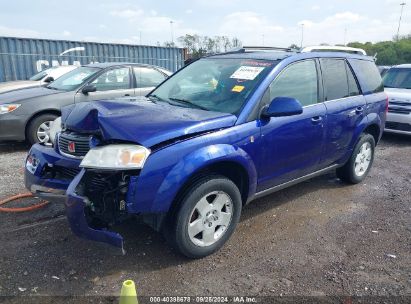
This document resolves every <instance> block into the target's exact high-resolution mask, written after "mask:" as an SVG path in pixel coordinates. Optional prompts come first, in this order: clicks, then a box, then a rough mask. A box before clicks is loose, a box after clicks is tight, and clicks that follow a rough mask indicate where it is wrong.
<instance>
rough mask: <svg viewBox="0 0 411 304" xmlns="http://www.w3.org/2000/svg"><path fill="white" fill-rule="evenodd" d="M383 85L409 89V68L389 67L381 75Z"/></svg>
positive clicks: (410, 78)
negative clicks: (382, 75)
mask: <svg viewBox="0 0 411 304" xmlns="http://www.w3.org/2000/svg"><path fill="white" fill-rule="evenodd" d="M383 82H384V87H386V88H398V89H411V69H408V68H407V69H404V68H401V69H396V68H391V69H389V70H388V72H386V73H385V75H384V77H383Z"/></svg>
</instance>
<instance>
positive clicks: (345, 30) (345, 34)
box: [344, 28, 347, 46]
mask: <svg viewBox="0 0 411 304" xmlns="http://www.w3.org/2000/svg"><path fill="white" fill-rule="evenodd" d="M344 46H347V28H345V29H344Z"/></svg>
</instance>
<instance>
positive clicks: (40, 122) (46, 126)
mask: <svg viewBox="0 0 411 304" xmlns="http://www.w3.org/2000/svg"><path fill="white" fill-rule="evenodd" d="M57 117H58V115H55V114H42V115H39V116H37V117H36V118H34V119H33V120H32V121H31V122H30V124H29V125H28V127H27V140H28V141H29V142H30V144H32V145H33V144H35V143H39V142H42V143H44V144H45V145H47V146H51V141H50V136H49V131H50V126H51V123H52V122H53V121H54V120H55V119H56V118H57Z"/></svg>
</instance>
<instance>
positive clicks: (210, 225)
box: [165, 176, 242, 258]
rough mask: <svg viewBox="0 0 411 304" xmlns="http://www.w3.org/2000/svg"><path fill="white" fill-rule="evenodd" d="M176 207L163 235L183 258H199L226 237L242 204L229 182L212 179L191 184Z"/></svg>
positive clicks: (209, 252) (212, 250) (219, 244)
mask: <svg viewBox="0 0 411 304" xmlns="http://www.w3.org/2000/svg"><path fill="white" fill-rule="evenodd" d="M177 206H178V208H177V210H176V212H173V213H172V214H171V215H170V217H171V218H170V219H169V220H170V225H169V226H168V230H169V231H166V232H165V235H166V237H167V238H168V240H169V241H170V243H171V244H172V245H173V247H175V248H176V249H177V250H178V251H179V252H181V253H182V254H183V255H185V256H187V257H190V258H201V257H205V256H207V255H210V254H212V253H213V252H215V251H217V250H218V249H220V248H221V247H222V246H223V245H224V243H225V242H226V241H227V240H228V239H229V238H230V236H231V234H232V233H233V231H234V229H235V227H236V225H237V223H238V221H239V219H240V215H241V208H242V201H241V194H240V191H239V190H238V188H237V186H236V185H235V184H234V183H233V182H232V181H231V180H229V179H227V178H225V177H223V176H212V177H205V178H201V179H200V180H198V181H197V182H195V183H194V184H193V185H191V186H190V187H189V188H188V190H187V191H185V193H184V194H183V195H182V198H181V200H180V201H179V202H178V205H177Z"/></svg>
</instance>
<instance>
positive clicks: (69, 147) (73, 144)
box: [67, 141, 76, 153]
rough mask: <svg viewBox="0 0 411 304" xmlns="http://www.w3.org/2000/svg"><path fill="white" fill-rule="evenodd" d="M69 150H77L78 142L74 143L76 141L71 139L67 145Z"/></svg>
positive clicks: (72, 151)
mask: <svg viewBox="0 0 411 304" xmlns="http://www.w3.org/2000/svg"><path fill="white" fill-rule="evenodd" d="M67 150H68V151H69V152H71V153H74V152H76V144H75V143H74V141H69V143H68V145H67Z"/></svg>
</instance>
